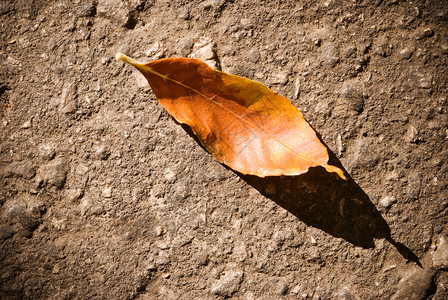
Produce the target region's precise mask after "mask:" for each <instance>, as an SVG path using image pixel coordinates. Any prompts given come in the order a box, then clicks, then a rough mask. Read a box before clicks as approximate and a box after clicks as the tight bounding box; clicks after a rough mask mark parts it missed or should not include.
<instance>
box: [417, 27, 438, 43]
mask: <svg viewBox="0 0 448 300" xmlns="http://www.w3.org/2000/svg"><path fill="white" fill-rule="evenodd" d="M432 36H434V31H433V30H432V29H431V28H429V27H428V28H425V29H423V30H421V31H419V32H417V34H416V35H415V38H416V39H417V40H420V39H423V38H428V37H432Z"/></svg>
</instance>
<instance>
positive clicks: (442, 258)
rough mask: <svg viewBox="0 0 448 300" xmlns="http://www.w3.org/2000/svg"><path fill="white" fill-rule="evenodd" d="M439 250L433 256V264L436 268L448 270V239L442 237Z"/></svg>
mask: <svg viewBox="0 0 448 300" xmlns="http://www.w3.org/2000/svg"><path fill="white" fill-rule="evenodd" d="M438 244H439V245H438V247H437V250H436V251H435V252H434V254H433V256H432V263H433V265H434V268H437V269H446V268H448V238H447V237H446V236H442V237H441V238H440V239H439V241H438Z"/></svg>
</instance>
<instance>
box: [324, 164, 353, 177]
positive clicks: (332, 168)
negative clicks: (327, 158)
mask: <svg viewBox="0 0 448 300" xmlns="http://www.w3.org/2000/svg"><path fill="white" fill-rule="evenodd" d="M323 167H324V168H325V170H327V172H333V173H336V174H338V176H339V177H341V178H342V179H344V180H347V177H345V175H344V171H342V170H341V169H339V168H338V167H335V166H331V165H325V166H323Z"/></svg>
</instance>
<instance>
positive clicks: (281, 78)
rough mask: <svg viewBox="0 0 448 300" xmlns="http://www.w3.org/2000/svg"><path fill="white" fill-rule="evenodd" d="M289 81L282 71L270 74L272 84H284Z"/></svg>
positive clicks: (286, 74) (285, 73)
mask: <svg viewBox="0 0 448 300" xmlns="http://www.w3.org/2000/svg"><path fill="white" fill-rule="evenodd" d="M288 79H289V75H288V73H287V72H282V71H278V72H274V73H273V74H272V83H274V84H283V85H284V84H286V83H287V82H288Z"/></svg>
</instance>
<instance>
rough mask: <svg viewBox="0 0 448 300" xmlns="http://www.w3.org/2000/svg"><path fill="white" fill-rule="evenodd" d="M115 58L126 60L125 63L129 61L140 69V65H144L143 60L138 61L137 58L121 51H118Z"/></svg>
mask: <svg viewBox="0 0 448 300" xmlns="http://www.w3.org/2000/svg"><path fill="white" fill-rule="evenodd" d="M115 58H116V59H117V60H121V61H124V62H125V63H128V64H130V65H131V66H134V67H136V68H137V69H139V66H141V65H143V64H142V63H141V62H138V61H136V60H134V59H132V58H130V57H129V56H127V55H124V54H123V53H121V52H118V53H117V54H116V55H115Z"/></svg>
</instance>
